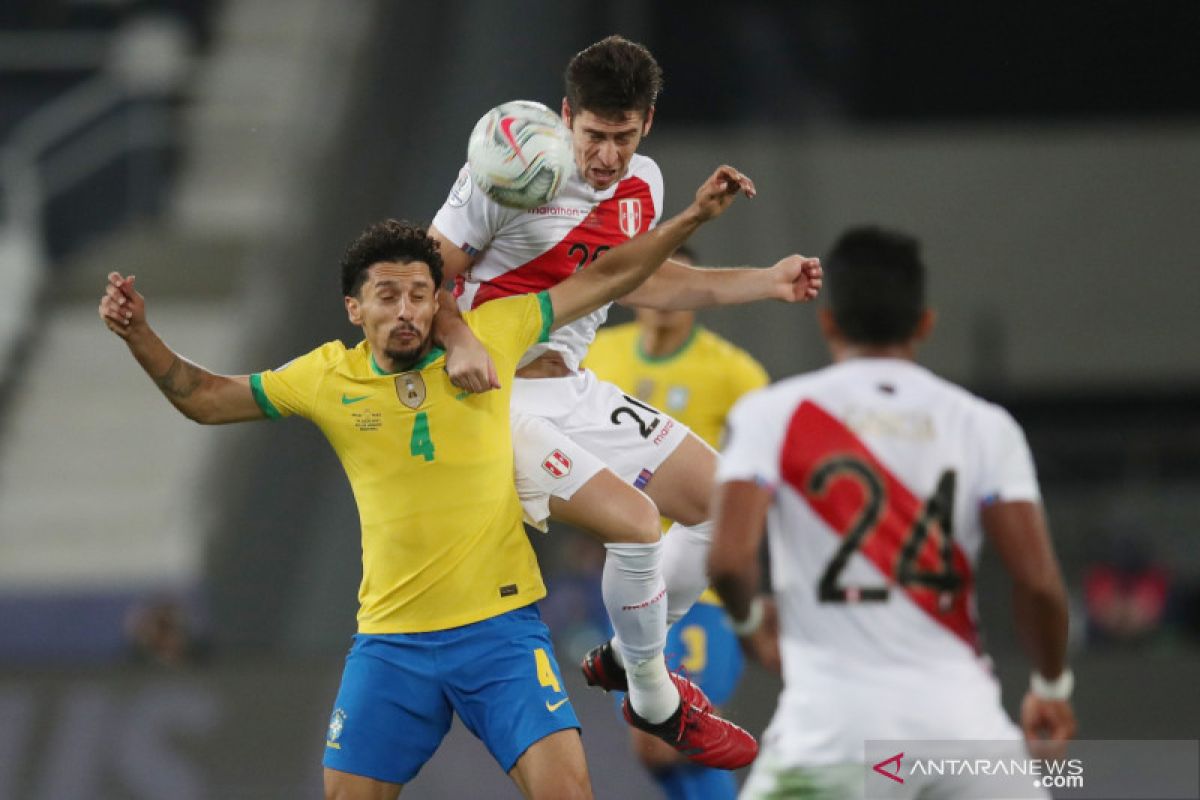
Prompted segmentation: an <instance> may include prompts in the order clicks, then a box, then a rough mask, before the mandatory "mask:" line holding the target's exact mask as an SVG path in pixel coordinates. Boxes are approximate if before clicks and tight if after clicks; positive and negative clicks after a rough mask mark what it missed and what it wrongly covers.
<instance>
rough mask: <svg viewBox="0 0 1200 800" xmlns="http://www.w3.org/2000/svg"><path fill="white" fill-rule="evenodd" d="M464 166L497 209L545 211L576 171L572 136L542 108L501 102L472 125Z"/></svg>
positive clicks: (551, 114)
mask: <svg viewBox="0 0 1200 800" xmlns="http://www.w3.org/2000/svg"><path fill="white" fill-rule="evenodd" d="M467 164H468V166H469V167H470V168H471V177H472V178H474V180H475V183H476V185H478V186H479V188H480V189H482V190H483V191H484V192H486V193H487V195H488V196H489V197H491V198H492V199H493V200H495V201H496V202H497V203H499V204H500V205H502V206H507V207H508V208H520V209H526V210H528V209H531V208H537V207H538V206H544V205H546V203H549V202H550V201H551V200H553V199H554V197H555V195H557V194H558V190H559V189H560V188H561V187H562V185H563V181H564V180H566V178H567V176H568V175H570V174H571V170H573V169H575V156H574V151H573V149H572V147H571V132H570V131H569V130H567V126H566V125H564V124H563V121H562V120H561V119H560V118H559V116H558V115H557V114H555V113H554V112H553V111H551V110H550V109H549V108H546V106H544V105H542V104H541V103H534V102H531V101H529V100H513V101H512V102H509V103H502V104H501V105H498V106H496V107H495V108H493V109H492V110H491V111H489V112H487V113H486V114H484V115H483V116H482V117H480V119H479V122H477V123H475V130H473V131H471V140H470V142H468V144H467Z"/></svg>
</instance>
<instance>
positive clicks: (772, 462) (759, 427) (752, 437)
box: [717, 390, 783, 491]
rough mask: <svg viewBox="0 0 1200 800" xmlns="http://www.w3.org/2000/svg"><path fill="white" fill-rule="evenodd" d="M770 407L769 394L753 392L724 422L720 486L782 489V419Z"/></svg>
mask: <svg viewBox="0 0 1200 800" xmlns="http://www.w3.org/2000/svg"><path fill="white" fill-rule="evenodd" d="M770 405H771V403H770V401H769V394H768V390H762V391H756V392H750V393H749V394H747V395H745V396H744V397H742V398H741V399H740V400H738V402H737V403H736V404H734V406H733V409H732V410H731V411H730V412H729V416H728V417H727V418H726V420H725V443H724V447H723V449H722V452H721V460H720V464H719V466H718V469H717V482H718V483H725V482H727V481H753V482H754V483H757V484H758V485H759V486H763V487H765V488H768V489H770V490H771V491H774V490H775V487H776V486H778V485H779V450H780V447H781V446H782V444H783V436H781V435H780V432H779V431H778V427H779V421H780V419H781V415H779V414H771V413H770V412H769V411H768V408H769V406H770Z"/></svg>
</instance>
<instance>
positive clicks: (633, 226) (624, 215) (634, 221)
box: [617, 197, 642, 239]
mask: <svg viewBox="0 0 1200 800" xmlns="http://www.w3.org/2000/svg"><path fill="white" fill-rule="evenodd" d="M617 209H618V212H617V220H618V222H619V223H620V225H621V230H622V231H623V232H624V234H625V235H626V236H628V237H629V238H630V239H632V238H633V237H635V236H637V235H638V233H640V232H641V230H642V200H641V198H640V197H623V198H621V200H619V201H618V203H617Z"/></svg>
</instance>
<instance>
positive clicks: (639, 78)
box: [563, 35, 662, 117]
mask: <svg viewBox="0 0 1200 800" xmlns="http://www.w3.org/2000/svg"><path fill="white" fill-rule="evenodd" d="M563 81H564V83H565V84H566V93H567V102H568V103H569V104H570V106H571V110H572V112H573V113H578V112H579V111H582V110H585V109H586V110H587V111H591V112H592V113H593V114H596V115H598V116H601V117H608V116H620V115H622V114H625V113H626V112H629V111H637V112H640V113H641V114H642V116H643V117H645V115H646V114H647V113H648V112H649V111H650V107H651V106H653V105H654V101H655V100H657V99H658V93H659V92H660V91H661V90H662V68H661V67H659V66H658V62H657V61H655V60H654V56H652V55H651V54H650V51H649V50H647V49H646V48H645V47H644V46H643V45H640V44H638V43H637V42H631V41H629V40H628V39H626V38H625V37H624V36H615V35H614V36H609V37H608V38H606V39H601V40H600V41H598V42H596V43H595V44H593V45H590V46H589V47H585V48H584V49H583V50H580V51H579V52H578V53H576V54H575V57H574V58H572V59H571V61H570V63H568V64H567V71H566V73H565V74H564V75H563Z"/></svg>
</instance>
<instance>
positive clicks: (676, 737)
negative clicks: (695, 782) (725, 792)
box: [621, 673, 758, 769]
mask: <svg viewBox="0 0 1200 800" xmlns="http://www.w3.org/2000/svg"><path fill="white" fill-rule="evenodd" d="M671 680H672V681H674V683H675V686H676V688H678V689H679V699H680V703H679V708H678V709H676V710H675V713H674V714H672V715H671V716H670V717H668V718H667V719H666V720H665V721H663V722H659V723H653V722H647V721H646V720H644V719H642V718H641V717H639V716H638V715H637V712H635V711H634V710H633V709H632V708H631V707H630V705H629V696H628V695H626V696H625V701H624V702H623V703H622V704H621V710H622V711H623V712H624V714H625V721H626V722H628V723H629V724H630V725H632V726H633V727H635V728H637V729H638V730H643V731H646V733H649V734H651V735H653V736H657V737H658V738H659V739H662V740H663V741H664V742H666V743H667V744H669V745H671V746H672V747H674V748H675V750H676V751H678V752H679V754H680V755H682V756H685V757H686V758H687V759H688V760H689V761H692V762H694V763H696V764H703V765H704V766H706V767H714V768H716V769H741V768H742V767H744V766H747V765H748V764H750V763H751V762H753V761H754V759H755V757H756V756H757V755H758V742H756V741H755V740H754V737H753V736H751V735H750V734H749V733H747V732H746V731H744V730H742V729H741V728H739V727H738V726H737V725H734V724H733V723H732V722H730V721H729V720H726V719H722V718H721V717H718V716H717V715H716V714H714V713H713V709H712V704H711V703H710V702H709V700H708V698H707V697H705V695H704V692H702V691H700V687H699V686H696V685H695V684H694V683H692V682H691V681H689V680H688V679H687V678H683V677H681V676H679V675H676V674H674V673H672V674H671Z"/></svg>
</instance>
